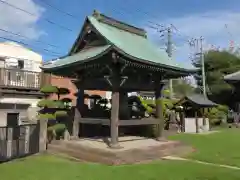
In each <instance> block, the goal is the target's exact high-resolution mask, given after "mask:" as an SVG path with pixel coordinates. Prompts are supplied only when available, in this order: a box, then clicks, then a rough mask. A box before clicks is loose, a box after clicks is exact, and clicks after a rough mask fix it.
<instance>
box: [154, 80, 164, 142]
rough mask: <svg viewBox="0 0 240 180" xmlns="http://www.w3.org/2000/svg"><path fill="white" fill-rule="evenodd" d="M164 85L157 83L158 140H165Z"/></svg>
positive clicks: (158, 81)
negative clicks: (163, 135)
mask: <svg viewBox="0 0 240 180" xmlns="http://www.w3.org/2000/svg"><path fill="white" fill-rule="evenodd" d="M163 86H164V84H163V83H161V82H160V80H157V81H155V102H156V118H157V119H158V120H159V123H158V125H157V126H158V127H157V134H156V139H157V140H158V141H160V140H163V137H162V134H163V129H164V122H165V121H164V115H163V102H162V93H161V92H162V88H163Z"/></svg>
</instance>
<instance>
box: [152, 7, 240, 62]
mask: <svg viewBox="0 0 240 180" xmlns="http://www.w3.org/2000/svg"><path fill="white" fill-rule="evenodd" d="M155 22H156V21H155ZM239 22H240V13H239V12H232V11H212V12H205V13H201V14H188V15H185V16H182V17H175V18H174V17H172V18H168V19H162V20H161V19H160V20H159V22H158V23H159V24H166V25H167V24H173V25H174V26H175V27H177V29H178V30H179V33H180V34H181V35H182V37H180V36H176V35H175V36H174V40H175V43H176V48H175V52H174V55H175V57H176V59H178V60H179V59H181V60H184V61H185V62H186V63H187V64H190V61H189V60H187V61H186V59H189V58H188V57H189V56H190V48H189V45H188V44H187V40H188V39H190V37H193V38H196V37H200V36H203V37H204V41H205V42H204V48H205V49H207V48H209V47H211V46H212V45H214V46H215V47H220V48H228V47H229V44H230V43H229V42H230V40H234V44H235V46H239V42H240V36H239V35H240V26H239ZM225 24H227V26H228V31H229V32H230V33H231V34H232V37H231V36H230V35H229V34H228V32H227V30H226V28H225ZM148 32H149V33H150V34H151V36H155V39H156V34H155V33H154V30H152V29H148Z"/></svg>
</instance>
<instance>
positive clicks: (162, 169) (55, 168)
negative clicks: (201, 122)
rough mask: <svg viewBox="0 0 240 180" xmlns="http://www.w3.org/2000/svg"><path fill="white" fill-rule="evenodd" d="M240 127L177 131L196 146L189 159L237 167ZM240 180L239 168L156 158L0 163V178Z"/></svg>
mask: <svg viewBox="0 0 240 180" xmlns="http://www.w3.org/2000/svg"><path fill="white" fill-rule="evenodd" d="M239 137H240V129H239V130H238V129H225V130H221V132H218V133H214V134H209V135H196V134H195V135H194V134H193V135H190V134H180V135H175V136H172V137H170V139H175V140H181V141H183V142H185V143H187V144H189V145H192V146H194V147H195V148H196V150H197V151H196V152H194V153H192V154H190V155H188V158H192V159H197V160H202V161H206V162H212V163H218V164H228V165H235V166H239V167H240V140H239ZM67 179H69V180H122V179H123V180H158V179H162V180H239V179H240V170H233V169H229V168H222V167H216V166H210V165H204V164H198V163H194V162H183V161H158V162H154V163H149V164H141V165H129V166H115V167H110V166H104V165H97V164H84V163H77V162H73V161H69V160H66V159H62V158H59V157H55V156H50V155H38V156H32V157H29V158H27V159H23V160H18V161H13V162H10V163H6V164H1V165H0V180H67Z"/></svg>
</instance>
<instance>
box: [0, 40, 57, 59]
mask: <svg viewBox="0 0 240 180" xmlns="http://www.w3.org/2000/svg"><path fill="white" fill-rule="evenodd" d="M0 39H3V40H7V41H13V42H16V43H19V44H22V45H24V46H27V47H29V48H30V49H31V45H29V44H27V43H25V42H22V41H17V40H14V39H10V38H6V37H2V36H0ZM40 49H42V50H43V51H45V52H47V53H48V54H49V55H51V56H53V57H58V56H60V54H59V53H57V52H54V51H50V50H48V49H45V48H40Z"/></svg>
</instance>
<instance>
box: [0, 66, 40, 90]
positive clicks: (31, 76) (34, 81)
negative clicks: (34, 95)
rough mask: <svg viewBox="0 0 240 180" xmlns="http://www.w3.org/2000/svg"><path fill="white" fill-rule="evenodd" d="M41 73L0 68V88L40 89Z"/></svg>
mask: <svg viewBox="0 0 240 180" xmlns="http://www.w3.org/2000/svg"><path fill="white" fill-rule="evenodd" d="M40 84H41V73H39V72H32V71H25V70H19V69H6V68H0V86H4V87H11V88H15V87H16V88H27V89H40Z"/></svg>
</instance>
